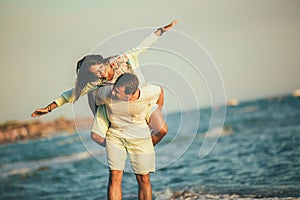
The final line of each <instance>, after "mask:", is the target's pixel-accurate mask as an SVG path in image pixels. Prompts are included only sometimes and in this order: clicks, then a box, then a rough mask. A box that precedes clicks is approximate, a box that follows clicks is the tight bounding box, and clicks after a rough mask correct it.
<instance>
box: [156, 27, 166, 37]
mask: <svg viewBox="0 0 300 200" xmlns="http://www.w3.org/2000/svg"><path fill="white" fill-rule="evenodd" d="M157 30H159V31H160V35H162V34H163V33H164V32H165V31H164V29H163V28H158V29H157Z"/></svg>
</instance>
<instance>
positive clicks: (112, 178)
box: [109, 170, 123, 185]
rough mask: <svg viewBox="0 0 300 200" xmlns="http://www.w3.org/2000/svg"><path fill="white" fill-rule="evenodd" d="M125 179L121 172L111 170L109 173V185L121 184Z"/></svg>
mask: <svg viewBox="0 0 300 200" xmlns="http://www.w3.org/2000/svg"><path fill="white" fill-rule="evenodd" d="M122 177H123V171H121V170H110V171H109V184H110V185H111V184H117V185H119V184H121V183H122Z"/></svg>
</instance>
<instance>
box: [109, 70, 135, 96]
mask: <svg viewBox="0 0 300 200" xmlns="http://www.w3.org/2000/svg"><path fill="white" fill-rule="evenodd" d="M123 86H125V94H133V93H135V91H136V90H137V88H138V86H139V79H138V78H137V77H136V75H134V74H132V73H124V74H122V75H121V76H119V77H118V78H117V80H116V83H115V86H114V87H123Z"/></svg>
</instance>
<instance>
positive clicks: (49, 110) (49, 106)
mask: <svg viewBox="0 0 300 200" xmlns="http://www.w3.org/2000/svg"><path fill="white" fill-rule="evenodd" d="M47 109H48V112H51V111H52V110H51V105H50V104H49V105H48V106H47Z"/></svg>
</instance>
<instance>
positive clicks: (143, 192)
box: [135, 174, 152, 200]
mask: <svg viewBox="0 0 300 200" xmlns="http://www.w3.org/2000/svg"><path fill="white" fill-rule="evenodd" d="M135 176H136V180H137V181H138V184H139V200H152V187H151V182H150V174H143V175H141V174H136V175H135Z"/></svg>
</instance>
